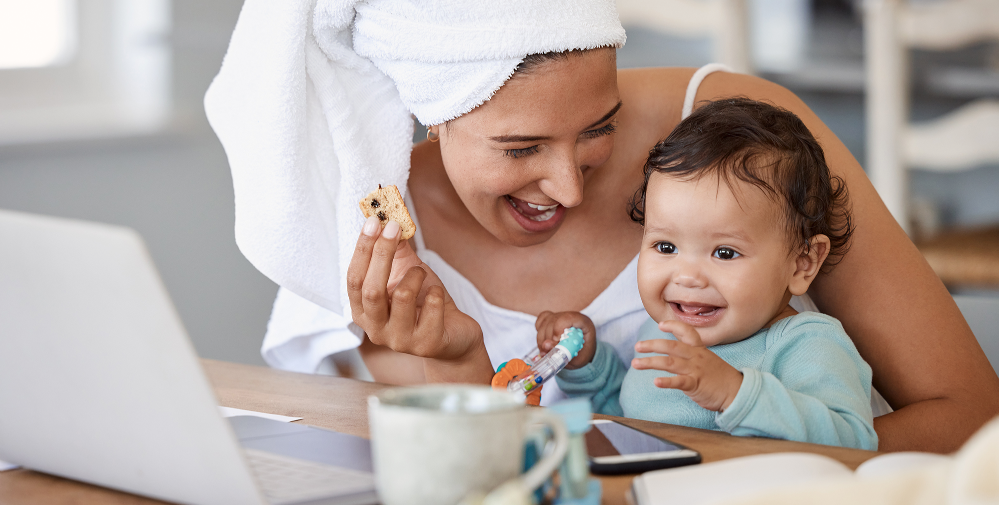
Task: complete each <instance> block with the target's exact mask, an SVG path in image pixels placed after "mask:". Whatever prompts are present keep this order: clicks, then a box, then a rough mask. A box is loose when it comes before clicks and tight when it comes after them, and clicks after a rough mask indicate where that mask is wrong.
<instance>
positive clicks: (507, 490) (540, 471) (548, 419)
mask: <svg viewBox="0 0 999 505" xmlns="http://www.w3.org/2000/svg"><path fill="white" fill-rule="evenodd" d="M529 410H530V412H529V414H528V418H527V422H528V423H532V424H534V423H536V424H544V425H546V426H548V427H549V428H551V430H552V434H553V436H552V441H553V443H554V444H555V449H554V450H552V451H551V452H550V453H549V454H548V455H547V456H545V457H543V458H541V460H540V461H538V462H537V463H535V464H534V466H533V467H531V469H530V470H528V471H527V473H525V474H523V475H521V476H519V477H517V478H516V479H511V480H508V481H506V482H504V483H503V484H501V485H500V486H499V487H497V488H496V489H494V490H492V491H490V492H489V493H488V494H484V493H482V492H474V493H472V494H471V495H469V496H466V497H465V499H464V500H462V502H461V504H462V505H531V504H532V503H533V501H532V499H531V496H532V494H533V493H534V490H535V489H538V488H539V487H541V485H542V484H544V483H545V481H546V480H548V477H549V476H551V474H552V473H554V472H555V470H556V469H557V468H558V467H559V465H561V464H562V460H563V459H565V454H566V452H568V450H569V430H567V429H566V427H565V421H563V420H562V418H561V417H560V416H559V415H558V414H555V413H552V412H551V411H549V410H547V409H542V408H532V409H529Z"/></svg>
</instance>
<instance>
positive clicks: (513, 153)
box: [503, 146, 538, 158]
mask: <svg viewBox="0 0 999 505" xmlns="http://www.w3.org/2000/svg"><path fill="white" fill-rule="evenodd" d="M536 152H538V146H531V147H525V148H523V149H506V150H504V151H503V155H504V156H509V157H511V158H520V157H521V156H530V155H532V154H534V153H536Z"/></svg>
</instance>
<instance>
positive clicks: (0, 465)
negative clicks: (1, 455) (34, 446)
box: [0, 461, 21, 472]
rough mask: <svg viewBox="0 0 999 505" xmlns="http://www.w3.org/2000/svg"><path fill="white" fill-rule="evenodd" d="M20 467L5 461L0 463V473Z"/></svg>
mask: <svg viewBox="0 0 999 505" xmlns="http://www.w3.org/2000/svg"><path fill="white" fill-rule="evenodd" d="M20 466H21V465H15V464H14V463H8V462H6V461H0V472H2V471H4V470H13V469H15V468H19V467H20Z"/></svg>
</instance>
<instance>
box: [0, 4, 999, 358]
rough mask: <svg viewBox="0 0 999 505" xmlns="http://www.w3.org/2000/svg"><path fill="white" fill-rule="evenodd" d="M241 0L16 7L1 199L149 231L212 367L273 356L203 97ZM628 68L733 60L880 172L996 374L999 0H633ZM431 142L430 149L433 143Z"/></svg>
mask: <svg viewBox="0 0 999 505" xmlns="http://www.w3.org/2000/svg"><path fill="white" fill-rule="evenodd" d="M241 4H242V1H240V0H208V1H205V0H31V1H25V0H0V208H3V209H11V210H20V211H26V212H34V213H41V214H48V215H54V216H64V217H71V218H77V219H85V220H94V221H102V222H107V223H114V224H121V225H125V226H129V227H132V228H134V229H136V230H138V231H139V233H141V234H142V236H143V237H145V239H146V241H147V243H148V244H149V248H150V250H151V252H152V255H153V258H154V260H155V261H156V264H157V265H158V267H159V269H160V272H161V274H162V276H163V279H164V281H165V283H166V286H167V289H168V290H169V291H170V294H171V296H172V297H173V299H174V302H175V304H176V306H177V309H178V311H179V312H180V315H181V317H182V318H183V320H184V323H185V325H186V327H187V329H188V331H189V333H190V335H191V337H192V340H193V341H194V343H195V346H196V348H197V350H198V352H199V353H200V354H201V355H202V356H203V357H207V358H214V359H222V360H228V361H236V362H242V363H251V364H263V360H262V359H261V357H260V354H259V347H260V343H261V341H262V339H263V335H264V331H265V329H266V324H267V319H268V316H269V314H270V308H271V304H272V303H273V300H274V295H275V293H276V291H277V286H276V285H274V284H273V283H272V282H270V281H269V280H268V279H266V278H265V277H263V276H262V275H261V274H260V273H259V272H257V271H256V270H255V269H254V268H253V267H252V266H251V265H250V264H249V263H248V262H247V261H246V260H245V259H244V258H243V256H242V255H241V254H240V252H239V250H238V249H237V248H236V245H235V242H234V239H233V196H232V181H231V178H230V175H229V168H228V163H227V161H226V156H225V153H224V151H223V150H222V147H221V145H220V144H219V142H218V140H217V138H216V137H215V135H214V134H213V133H212V131H211V129H210V128H209V126H208V122H207V120H206V119H205V116H204V110H203V107H202V98H203V96H204V92H205V90H206V89H207V87H208V85H209V83H210V82H211V80H212V78H213V77H214V76H215V73H216V72H217V71H218V68H219V65H220V64H221V61H222V57H223V55H224V54H225V50H226V47H227V45H228V41H229V36H230V34H231V32H232V29H233V26H234V25H235V23H236V19H237V17H238V15H239V10H240V7H241ZM618 7H619V11H620V13H621V18H622V22H623V23H624V25H625V28H626V29H627V31H628V43H627V45H626V46H625V47H624V48H623V49H621V50H620V51H619V52H618V65H619V66H620V67H622V68H627V67H644V66H691V67H696V66H700V65H703V64H705V63H709V62H713V61H719V62H723V63H727V64H729V65H730V66H732V67H733V68H735V69H737V70H740V71H744V72H750V73H755V74H757V75H760V76H762V77H765V78H767V79H770V80H773V81H775V82H777V83H780V84H782V85H784V86H786V87H788V88H789V89H791V90H792V91H794V92H795V93H797V94H798V96H799V97H801V98H802V99H803V100H804V101H805V102H806V103H807V104H808V105H809V106H810V107H811V108H812V109H813V110H814V111H815V112H816V113H817V114H818V116H819V117H820V118H822V120H823V121H825V122H826V124H828V125H829V126H830V128H831V129H832V130H833V131H834V132H835V133H836V135H837V136H838V137H839V138H840V140H842V141H843V142H844V143H845V144H846V146H847V147H848V148H849V149H850V150H851V151H852V152H853V154H854V155H855V156H856V157H857V159H858V160H859V161H860V162H861V164H863V165H864V167H865V170H867V172H868V175H870V176H871V178H872V180H873V181H874V183H875V186H876V187H877V188H878V190H879V192H880V193H881V194H882V197H883V198H884V199H885V201H886V203H888V205H889V208H890V209H891V210H892V212H893V214H894V215H895V216H896V218H897V219H898V220H899V222H900V223H901V224H902V225H903V227H904V228H905V229H906V230H907V231H908V232H909V234H910V236H912V237H913V239H914V240H915V241H916V242H917V244H918V245H919V246H920V248H921V250H923V251H924V254H925V255H926V256H927V258H928V259H929V260H930V262H931V265H933V267H934V269H935V270H936V271H937V272H938V273H939V274H940V275H941V277H942V278H943V279H944V281H945V283H947V285H948V287H949V288H950V289H951V291H952V292H953V293H955V294H956V295H957V299H958V303H959V305H960V306H961V307H962V310H963V311H964V312H965V314H966V316H967V317H968V318H969V321H970V322H971V324H972V327H973V329H974V330H975V331H976V335H977V336H978V337H979V341H980V342H982V344H983V347H984V348H985V349H986V352H987V354H989V356H990V359H991V360H992V362H993V365H999V231H997V230H999V101H997V100H996V99H999V1H997V0H618ZM422 135H423V133H422V132H421V131H418V132H417V135H416V136H417V138H420V137H422Z"/></svg>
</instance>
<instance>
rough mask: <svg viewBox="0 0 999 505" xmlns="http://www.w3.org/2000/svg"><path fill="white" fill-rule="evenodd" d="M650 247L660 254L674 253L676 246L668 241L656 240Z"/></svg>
mask: <svg viewBox="0 0 999 505" xmlns="http://www.w3.org/2000/svg"><path fill="white" fill-rule="evenodd" d="M652 247H655V248H656V251H659V252H660V253H662V254H676V246H675V245H673V244H671V243H669V242H656V243H655V245H654V246H652Z"/></svg>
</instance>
